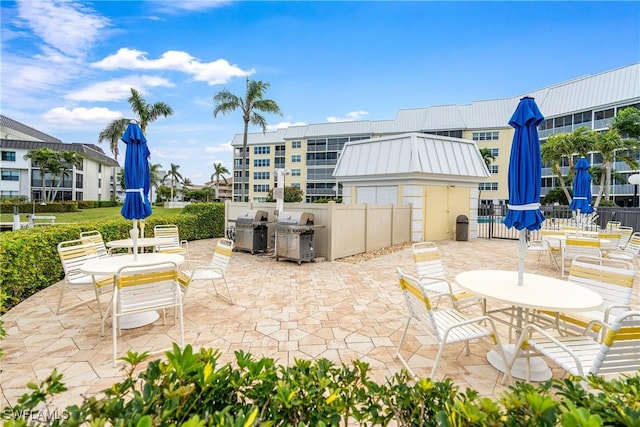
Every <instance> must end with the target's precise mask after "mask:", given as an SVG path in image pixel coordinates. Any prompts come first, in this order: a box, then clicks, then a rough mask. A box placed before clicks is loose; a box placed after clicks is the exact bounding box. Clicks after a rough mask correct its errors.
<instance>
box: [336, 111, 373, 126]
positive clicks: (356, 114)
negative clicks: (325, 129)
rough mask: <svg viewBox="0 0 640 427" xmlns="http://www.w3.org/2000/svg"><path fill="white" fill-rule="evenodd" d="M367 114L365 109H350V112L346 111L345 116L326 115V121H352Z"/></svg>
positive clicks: (360, 118)
mask: <svg viewBox="0 0 640 427" xmlns="http://www.w3.org/2000/svg"><path fill="white" fill-rule="evenodd" d="M367 114H369V113H368V112H366V111H362V110H360V111H352V112H350V113H347V116H346V117H334V116H330V117H327V121H328V122H329V123H336V122H354V121H356V120H363V116H366V115H367Z"/></svg>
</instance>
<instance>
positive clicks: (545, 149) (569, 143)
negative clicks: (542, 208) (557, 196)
mask: <svg viewBox="0 0 640 427" xmlns="http://www.w3.org/2000/svg"><path fill="white" fill-rule="evenodd" d="M594 143H595V132H594V131H592V130H591V129H587V128H585V127H581V128H578V129H576V130H574V131H573V132H571V133H560V134H556V135H551V136H550V137H549V139H547V142H545V143H544V144H542V146H541V147H540V154H541V156H542V161H543V162H545V163H547V164H550V165H551V169H552V170H553V172H554V173H555V174H556V176H557V177H558V182H559V183H560V188H561V189H562V192H563V193H564V195H565V197H566V198H567V200H568V201H569V203H571V193H570V192H569V187H568V181H571V182H572V181H573V176H574V175H575V168H574V165H573V155H574V154H575V153H578V154H579V155H580V156H586V155H587V153H588V152H589V151H593V145H594ZM565 157H566V158H567V164H568V166H569V177H568V181H567V180H565V176H563V175H562V159H563V158H565Z"/></svg>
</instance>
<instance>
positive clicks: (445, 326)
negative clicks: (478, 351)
mask: <svg viewBox="0 0 640 427" xmlns="http://www.w3.org/2000/svg"><path fill="white" fill-rule="evenodd" d="M398 274H399V276H400V288H401V289H402V292H403V294H404V297H405V301H406V303H407V309H408V316H407V323H406V325H405V327H404V330H403V331H402V336H401V338H400V343H399V344H398V350H397V352H396V356H397V357H398V359H400V361H401V362H402V364H403V365H404V366H405V368H407V370H408V371H409V372H410V373H411V374H412V375H413V376H414V377H415V376H416V375H415V373H414V372H413V370H412V369H411V367H410V366H409V363H408V362H407V361H406V360H405V359H404V357H402V354H401V350H402V344H403V343H404V340H405V338H406V336H407V331H408V329H409V325H410V324H411V321H414V322H415V323H416V325H417V326H419V327H420V328H421V329H422V330H423V331H425V332H426V333H427V334H429V335H430V336H431V337H433V339H435V340H436V342H437V343H438V345H439V348H438V353H437V356H436V360H435V362H434V364H433V368H432V369H431V374H430V377H432V378H433V376H434V375H435V373H436V370H437V369H438V364H439V363H440V359H441V357H442V352H443V350H444V347H445V346H446V345H447V344H454V343H462V342H464V343H465V348H466V353H467V354H469V341H471V340H476V339H480V338H485V337H490V338H491V339H492V340H493V343H494V344H496V351H497V352H498V353H499V354H500V356H501V357H502V360H503V363H504V366H507V363H508V361H507V359H506V356H505V354H504V351H503V348H502V344H501V342H500V337H499V336H498V333H497V331H496V327H495V323H494V322H493V320H492V319H491V318H490V317H488V316H478V317H474V318H467V317H466V316H465V315H464V314H462V313H461V312H459V311H458V310H455V309H444V310H433V307H432V305H431V299H430V296H429V293H428V292H427V291H425V290H424V288H423V287H422V286H421V285H420V282H419V281H418V279H417V278H415V277H414V276H411V275H408V274H406V273H404V272H403V271H402V270H401V269H399V268H398ZM484 322H487V323H488V324H489V326H490V329H487V328H485V327H484V326H482V323H484ZM506 375H507V378H509V379H510V377H511V375H510V373H509V371H507V374H506Z"/></svg>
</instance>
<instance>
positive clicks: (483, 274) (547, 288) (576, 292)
mask: <svg viewBox="0 0 640 427" xmlns="http://www.w3.org/2000/svg"><path fill="white" fill-rule="evenodd" d="M456 282H457V283H458V284H459V285H460V287H461V288H463V289H465V290H467V291H469V292H472V293H474V294H476V295H479V296H481V297H483V298H486V299H489V300H493V301H497V302H501V303H505V304H508V305H510V306H515V307H516V308H518V310H517V314H518V315H517V319H516V322H517V324H516V331H520V330H522V328H523V327H524V325H523V323H524V322H525V319H527V318H528V317H529V316H528V310H530V309H538V310H546V311H555V312H580V311H590V310H595V309H597V308H599V307H600V306H601V305H602V302H603V300H602V297H601V296H600V295H598V294H597V293H596V292H593V291H592V290H590V289H587V288H585V287H583V286H580V285H577V284H575V283H571V282H568V281H565V280H561V279H557V278H554V277H548V276H542V275H539V274H531V273H524V284H523V285H522V286H520V285H518V272H517V271H504V270H474V271H465V272H463V273H460V274H458V275H457V276H456ZM516 341H517V340H516ZM504 351H505V354H506V355H507V360H509V359H510V358H511V357H512V356H513V354H514V351H515V348H514V345H513V344H506V345H504ZM487 360H488V361H489V363H491V365H492V366H493V367H495V368H496V369H498V370H499V371H501V372H505V370H506V367H505V366H504V365H503V364H502V360H501V357H500V356H499V355H498V353H497V352H496V351H495V350H493V349H492V350H491V351H489V353H488V354H487ZM526 369H527V363H526V360H524V359H518V360H517V361H516V363H515V364H514V366H513V369H512V371H511V375H512V376H513V377H516V378H521V379H525V378H526ZM529 369H530V370H531V379H532V380H533V381H546V380H548V379H549V378H551V370H550V369H549V367H548V366H547V364H546V363H545V361H544V360H542V359H541V358H539V357H533V358H531V360H530V367H529Z"/></svg>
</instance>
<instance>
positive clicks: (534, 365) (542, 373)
mask: <svg viewBox="0 0 640 427" xmlns="http://www.w3.org/2000/svg"><path fill="white" fill-rule="evenodd" d="M503 349H504V355H505V357H506V358H507V361H509V360H511V358H512V357H513V354H514V353H515V344H505V345H504V346H503ZM487 360H488V361H489V363H490V364H491V366H493V367H494V368H496V369H497V370H499V371H500V372H506V370H507V368H506V366H504V363H503V362H502V357H500V353H498V352H497V351H495V350H490V351H489V353H487ZM529 363H530V364H531V367H530V368H529V369H530V375H529V376H530V380H531V381H547V380H549V379H551V376H552V374H551V369H549V366H548V365H547V364H546V362H545V361H544V360H543V359H542V358H540V357H531V358H529ZM511 376H512V377H514V378H519V379H523V380H525V379H527V358H524V357H523V358H519V359H517V360H516V362H515V363H514V364H513V368H512V369H511Z"/></svg>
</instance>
